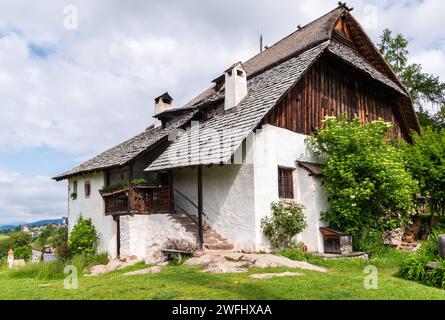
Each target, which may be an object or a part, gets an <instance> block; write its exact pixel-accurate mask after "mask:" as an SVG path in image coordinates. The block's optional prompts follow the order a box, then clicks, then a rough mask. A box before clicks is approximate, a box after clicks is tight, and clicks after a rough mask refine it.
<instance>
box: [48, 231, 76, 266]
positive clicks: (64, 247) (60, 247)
mask: <svg viewBox="0 0 445 320" xmlns="http://www.w3.org/2000/svg"><path fill="white" fill-rule="evenodd" d="M50 244H51V246H52V247H53V248H54V249H55V250H56V253H57V256H59V257H60V258H62V259H67V258H69V257H70V255H71V251H70V248H69V245H68V228H67V227H61V228H59V229H57V230H56V232H55V233H54V235H53V236H52V237H51V242H50Z"/></svg>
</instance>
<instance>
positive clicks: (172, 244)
mask: <svg viewBox="0 0 445 320" xmlns="http://www.w3.org/2000/svg"><path fill="white" fill-rule="evenodd" d="M164 248H165V249H170V250H178V251H187V252H193V251H196V249H197V247H196V244H195V243H192V242H190V241H188V240H185V239H181V240H178V239H167V241H166V242H165V243H164Z"/></svg>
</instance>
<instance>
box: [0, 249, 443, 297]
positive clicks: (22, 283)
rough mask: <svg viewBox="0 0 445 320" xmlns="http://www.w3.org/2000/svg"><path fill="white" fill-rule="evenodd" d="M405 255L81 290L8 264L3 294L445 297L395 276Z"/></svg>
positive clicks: (103, 280)
mask: <svg viewBox="0 0 445 320" xmlns="http://www.w3.org/2000/svg"><path fill="white" fill-rule="evenodd" d="M404 255H406V254H405V253H400V252H395V251H392V250H391V251H388V252H386V253H385V254H381V255H380V256H379V257H378V258H375V259H370V260H367V261H366V260H365V261H363V260H352V259H347V260H335V261H334V260H329V261H321V260H320V261H318V259H315V260H316V261H317V262H318V264H319V265H323V266H325V267H327V268H328V269H329V272H328V273H318V272H312V271H302V272H303V273H304V275H303V276H300V277H286V278H274V279H268V280H257V279H252V278H249V277H248V274H207V273H202V272H200V271H199V269H196V268H189V267H185V266H168V267H166V268H165V269H164V271H163V272H162V273H160V274H152V275H141V276H123V275H122V273H124V272H126V271H117V272H113V273H109V274H106V275H103V276H99V277H84V276H82V277H80V279H79V288H78V289H77V290H66V289H64V287H63V279H53V280H35V279H32V278H26V277H22V278H17V277H11V272H10V271H9V270H6V269H4V268H3V269H1V271H0V288H1V289H2V290H0V299H445V290H440V289H435V288H431V287H427V286H424V285H421V284H418V283H415V282H411V281H407V280H403V279H399V278H397V277H395V276H394V274H395V273H396V272H397V270H398V267H399V264H400V262H401V261H402V259H403V258H404ZM367 265H375V266H376V267H377V268H378V272H379V277H378V280H379V281H378V289H377V290H366V289H364V286H363V280H364V276H365V274H364V273H363V269H364V267H365V266H367ZM142 267H143V266H141V265H138V266H133V267H132V269H136V268H142ZM127 271H128V270H127ZM282 271H295V270H291V269H285V268H272V269H265V270H251V272H250V273H249V274H251V273H261V272H282Z"/></svg>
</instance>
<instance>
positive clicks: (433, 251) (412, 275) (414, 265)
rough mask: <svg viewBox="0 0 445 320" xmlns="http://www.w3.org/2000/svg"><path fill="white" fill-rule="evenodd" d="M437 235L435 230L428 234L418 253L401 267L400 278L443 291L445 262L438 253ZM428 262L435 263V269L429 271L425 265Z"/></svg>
mask: <svg viewBox="0 0 445 320" xmlns="http://www.w3.org/2000/svg"><path fill="white" fill-rule="evenodd" d="M439 234H440V232H439V231H437V230H435V231H433V232H432V233H431V234H430V236H429V237H428V240H426V241H425V242H424V243H423V244H422V247H421V248H420V249H419V251H417V252H416V253H415V254H414V255H413V256H411V257H410V258H409V259H408V260H407V261H406V262H405V264H404V265H403V266H402V267H401V269H400V271H399V273H398V275H399V276H400V277H402V278H404V279H407V280H414V281H418V282H421V283H425V284H427V285H430V286H434V287H438V288H441V289H445V260H443V259H441V258H440V257H439V253H438V238H437V236H438V235H439ZM430 262H436V263H437V266H436V268H434V269H429V268H428V267H427V264H428V263H430Z"/></svg>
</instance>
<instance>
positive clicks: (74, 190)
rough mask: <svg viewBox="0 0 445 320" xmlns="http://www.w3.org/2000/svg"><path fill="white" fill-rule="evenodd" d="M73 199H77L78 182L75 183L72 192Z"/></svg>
mask: <svg viewBox="0 0 445 320" xmlns="http://www.w3.org/2000/svg"><path fill="white" fill-rule="evenodd" d="M71 199H73V200H76V199H77V180H75V181H73V190H72V192H71Z"/></svg>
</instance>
